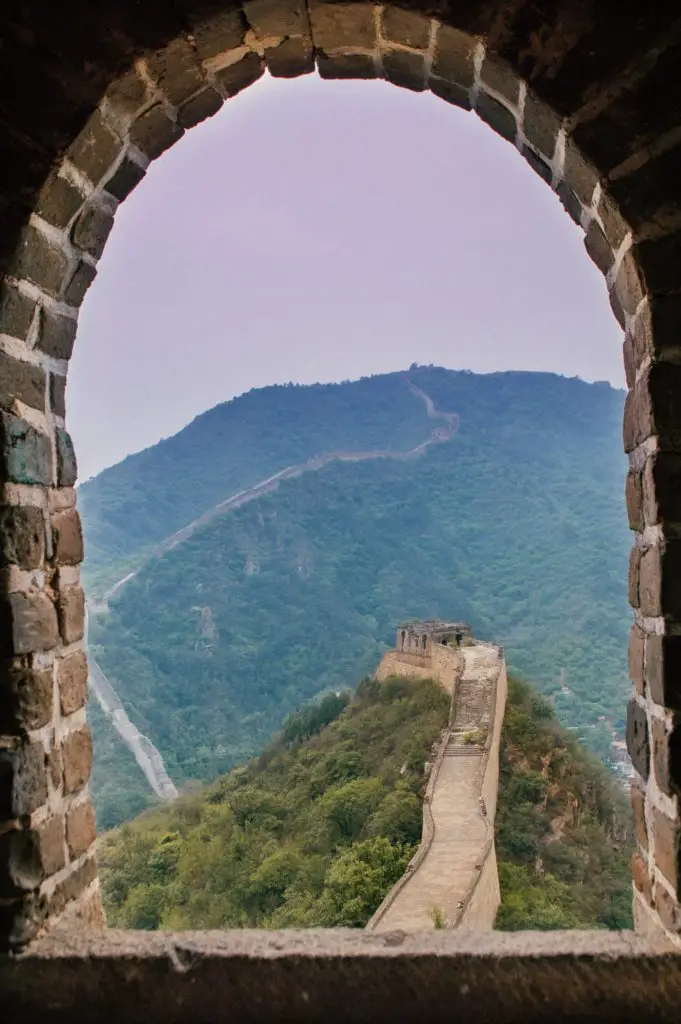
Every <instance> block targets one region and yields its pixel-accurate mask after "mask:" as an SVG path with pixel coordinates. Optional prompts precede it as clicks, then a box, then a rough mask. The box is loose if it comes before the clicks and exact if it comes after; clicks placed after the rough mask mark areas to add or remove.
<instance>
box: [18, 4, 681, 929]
mask: <svg viewBox="0 0 681 1024" xmlns="http://www.w3.org/2000/svg"><path fill="white" fill-rule="evenodd" d="M625 7H626V9H623V8H622V5H615V3H614V0H604V2H603V3H602V4H599V5H594V4H592V3H590V2H589V0H573V2H572V3H570V4H569V5H563V4H558V5H554V7H549V8H548V9H547V11H546V12H545V13H542V11H543V8H541V7H538V6H537V5H536V4H535V3H529V2H523V0H519V2H517V3H514V4H505V3H502V2H501V0H499V2H496V3H495V2H491V3H488V2H485V3H483V2H475V0H473V2H471V3H468V4H465V5H457V8H456V11H452V12H450V13H448V14H446V15H442V17H441V18H439V19H438V18H434V17H429V16H428V15H427V14H426V13H424V12H423V10H422V9H421V6H420V4H419V3H418V0H410V2H404V3H403V4H402V5H401V6H399V7H397V6H393V5H388V4H386V5H384V4H373V3H370V2H366V0H364V2H362V0H358V2H354V3H346V2H339V3H335V2H334V3H329V2H324V0H308V2H307V3H305V2H303V0H243V3H242V4H241V6H235V5H233V4H228V3H227V2H221V0H177V2H171V0H158V2H156V3H154V4H151V5H143V6H140V5H139V4H138V3H133V2H132V0H117V2H115V3H114V2H113V0H103V2H102V3H101V4H98V5H97V7H96V10H92V11H83V12H82V14H81V17H80V18H79V24H78V26H77V29H76V28H75V27H74V25H73V19H72V18H64V17H63V12H62V11H61V5H60V4H59V3H55V4H53V5H51V7H50V9H49V10H47V9H46V8H45V6H44V5H41V4H39V3H38V0H28V2H27V3H24V4H22V5H21V7H20V9H19V10H12V12H11V14H9V13H8V14H4V13H3V14H0V28H2V31H3V38H4V39H5V40H6V42H5V45H4V49H3V69H2V75H4V76H5V79H4V81H5V83H6V84H7V88H6V89H5V99H3V105H2V109H0V120H1V121H2V124H3V133H2V142H1V146H2V155H3V160H2V169H3V170H2V173H3V184H2V188H1V189H0V211H2V217H3V231H2V237H1V240H0V272H1V273H2V275H3V276H2V282H1V291H0V366H1V368H2V372H1V374H0V415H1V432H0V441H1V444H0V483H1V484H2V488H3V499H2V506H1V515H2V525H3V538H2V541H3V548H2V558H3V563H2V564H3V566H4V567H5V571H4V573H3V577H2V581H1V582H2V590H1V592H0V609H1V613H2V637H3V644H4V650H3V662H2V666H1V669H0V671H1V676H0V678H1V680H2V695H3V696H2V700H3V703H2V705H1V706H0V713H1V717H2V732H3V735H4V736H6V737H7V739H6V741H5V742H4V745H3V747H2V750H1V752H0V762H1V764H2V773H1V774H2V782H1V786H2V800H3V808H4V812H3V813H4V817H5V819H6V822H7V825H6V826H5V831H4V832H3V837H4V838H3V846H2V850H3V852H2V854H0V858H1V862H0V869H1V870H2V871H3V873H4V874H6V875H7V878H8V879H9V881H8V882H7V885H6V890H7V897H6V901H5V902H4V903H3V907H2V914H1V920H2V924H1V925H0V941H2V942H3V943H4V944H10V945H13V946H21V945H22V944H24V943H25V942H26V941H28V940H29V939H30V938H31V936H32V935H33V934H35V932H36V930H37V929H38V928H39V927H40V926H41V925H42V924H43V923H44V922H45V921H50V922H51V921H53V920H56V919H57V918H58V917H59V916H60V915H62V914H64V913H65V912H68V913H70V914H80V915H81V917H83V918H84V919H85V920H88V921H90V922H92V923H94V922H100V923H101V911H100V908H99V899H98V891H97V881H96V868H95V862H94V858H93V841H94V835H95V833H94V819H93V815H92V809H91V805H90V802H89V797H88V794H87V780H88V777H89V773H90V762H91V742H90V737H89V733H88V730H87V725H86V722H85V711H84V705H85V700H86V681H87V668H86V662H85V656H84V653H83V649H82V639H83V614H84V609H83V605H84V601H83V591H82V588H81V584H80V576H79V568H78V567H79V564H80V561H81V559H82V538H81V529H80V522H79V518H78V513H77V511H76V507H75V492H74V484H75V481H76V462H75V455H74V452H73V447H72V444H71V441H70V438H69V435H68V433H67V430H66V421H65V415H66V413H65V401H64V393H65V383H66V370H67V364H68V359H69V357H70V354H71V350H72V346H73V341H74V338H75V332H76V323H77V313H78V308H79V306H80V303H81V301H82V299H83V296H84V295H85V292H86V290H87V288H88V287H89V285H90V284H91V282H92V280H93V279H94V276H95V274H96V267H97V261H98V259H99V257H100V255H101V253H102V251H103V247H104V244H105V242H106V238H107V236H108V234H109V231H110V230H111V226H112V223H113V217H114V214H115V212H116V209H117V207H118V205H119V204H120V203H121V202H122V201H123V200H124V199H125V198H126V196H127V195H128V194H129V193H130V192H131V190H132V189H133V188H134V187H135V186H136V184H138V183H139V181H140V180H141V179H142V178H143V176H144V174H145V173H146V169H147V167H148V165H149V162H150V161H152V160H153V159H155V158H157V157H158V156H159V155H160V154H161V153H163V152H164V151H165V150H166V149H167V148H168V147H169V146H171V145H172V144H173V143H175V142H176V141H177V140H178V139H180V138H181V137H182V135H183V134H184V132H185V131H186V130H188V129H189V128H191V127H192V126H193V125H195V124H197V123H198V122H199V121H201V120H203V119H204V118H206V117H208V116H210V115H212V114H214V113H216V112H217V110H218V109H219V108H220V107H221V106H222V104H223V103H224V102H225V100H228V99H229V98H230V97H232V96H234V95H235V94H236V93H238V92H239V91H241V90H242V89H243V88H245V87H247V86H248V85H250V84H251V83H252V82H254V81H255V80H256V79H257V78H259V77H260V76H261V75H262V74H263V72H264V70H265V69H266V68H267V69H268V70H269V72H270V73H271V74H272V75H274V76H280V77H293V76H296V75H299V74H305V73H308V72H311V71H313V70H314V69H315V68H316V69H317V70H318V72H319V74H320V75H321V76H322V77H323V78H367V79H371V78H384V79H386V80H387V81H389V82H392V83H394V84H396V85H399V86H403V87H405V88H408V89H412V90H416V91H423V90H425V89H430V90H431V91H432V92H433V93H435V94H436V95H438V96H440V97H441V98H442V99H443V100H445V101H446V102H449V103H453V104H456V105H457V106H459V107H461V108H463V109H466V110H474V111H475V112H476V114H477V115H478V116H480V117H481V118H482V119H483V120H484V121H486V122H487V123H488V124H489V125H490V127H492V128H493V129H494V130H495V131H496V132H498V133H499V134H500V135H501V136H503V137H504V138H505V139H507V140H508V141H509V142H510V143H511V144H513V145H515V147H516V148H517V149H518V151H519V153H520V154H521V155H522V156H523V157H524V158H525V160H526V161H527V162H528V163H529V164H530V166H531V167H532V168H533V170H534V171H535V172H536V173H538V174H539V175H540V177H541V178H543V179H544V180H545V181H546V182H547V184H549V185H550V186H551V188H553V189H554V191H556V193H557V194H558V196H559V198H560V200H561V202H562V203H563V205H564V207H565V209H566V210H567V212H568V213H569V214H570V216H571V217H572V218H573V220H575V221H576V222H577V223H578V224H580V225H581V227H582V228H583V229H584V231H585V244H586V249H587V252H588V254H589V256H590V257H591V259H592V260H593V261H594V262H595V263H596V264H597V266H598V267H599V268H600V270H601V271H602V272H603V274H604V276H605V281H606V285H607V288H608V294H609V298H610V303H611V306H612V308H613V312H614V314H615V316H616V317H617V319H618V320H619V322H620V324H621V325H622V327H623V328H624V332H625V337H624V361H625V368H626V375H627V383H628V386H629V389H630V390H629V394H628V397H627V402H626V409H625V418H624V447H625V450H626V452H627V453H628V455H629V460H630V471H629V474H628V476H627V482H626V501H627V509H628V515H629V523H630V526H631V528H632V529H633V530H634V531H635V542H634V546H633V551H632V556H631V562H630V572H629V596H630V602H631V604H632V606H633V608H634V610H635V624H634V627H633V629H632V633H631V642H630V646H629V664H630V670H631V675H632V679H633V682H634V696H633V699H632V701H631V702H630V705H629V713H628V734H629V747H630V751H631V754H632V759H633V763H634V767H635V779H634V785H633V796H632V801H633V804H634V809H635V811H636V815H637V833H638V840H639V851H638V853H637V855H636V858H635V860H634V881H635V888H636V906H637V913H638V916H639V919H640V920H641V921H642V922H648V923H649V924H650V923H651V922H654V921H655V920H656V918H655V917H654V914H657V915H658V919H659V920H661V921H662V922H663V924H664V927H666V928H668V929H672V930H676V929H677V928H678V927H679V922H680V921H681V918H680V917H679V912H678V899H677V888H678V885H679V883H678V878H677V873H678V870H679V857H678V855H677V853H676V850H677V848H678V842H679V824H678V818H677V812H676V805H675V801H674V799H673V798H674V795H675V794H676V792H677V791H678V788H679V787H681V771H680V769H679V758H678V749H679V740H678V737H677V733H676V732H675V731H674V729H673V727H672V722H673V718H672V715H671V714H670V713H669V712H670V711H674V710H678V709H679V707H681V697H680V696H679V694H680V692H681V691H679V686H678V683H677V682H676V680H675V675H674V674H675V669H676V665H677V661H678V659H679V652H680V651H681V639H680V637H681V589H680V588H679V585H678V584H677V582H676V579H677V575H678V572H677V562H678V559H679V557H680V551H681V548H680V547H679V541H678V539H677V537H678V527H677V526H676V524H678V523H679V521H680V520H681V504H680V502H679V498H678V493H679V489H678V480H679V479H680V478H681V461H680V460H679V447H680V446H681V412H680V408H679V399H678V397H677V395H678V394H679V386H680V383H681V369H679V364H678V351H679V349H678V341H677V336H678V328H679V322H680V320H681V312H680V311H681V300H680V298H679V295H680V293H681V259H680V258H679V256H680V254H681V213H680V208H679V203H678V196H677V191H678V189H677V181H678V170H679V167H680V166H681V156H680V153H681V147H680V146H679V144H678V127H679V126H678V123H677V121H678V115H677V109H678V105H677V104H676V100H675V94H674V89H676V88H677V86H676V82H677V81H678V73H677V70H678V62H679V35H680V32H679V26H678V25H676V24H674V25H671V26H670V24H669V18H668V15H667V14H666V12H665V11H664V10H662V9H657V8H656V7H655V5H652V4H649V3H648V4H645V3H643V2H642V0H636V2H632V3H631V4H630V5H625ZM651 747H652V755H653V756H652V757H651ZM651 762H652V763H653V764H654V769H653V768H651ZM4 896H5V892H4V891H3V898H4Z"/></svg>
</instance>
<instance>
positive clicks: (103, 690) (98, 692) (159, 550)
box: [89, 378, 459, 800]
mask: <svg viewBox="0 0 681 1024" xmlns="http://www.w3.org/2000/svg"><path fill="white" fill-rule="evenodd" d="M405 383H406V385H407V387H408V388H409V390H410V391H411V393H412V394H413V395H414V396H415V397H416V398H419V399H420V400H421V401H422V402H423V403H424V405H425V407H426V415H427V416H428V419H430V420H442V421H444V423H445V426H444V427H437V428H436V429H435V430H433V431H432V432H431V434H430V436H429V437H428V438H427V439H426V440H425V441H423V442H422V443H421V444H419V445H417V446H416V447H415V448H412V449H410V450H409V451H407V452H393V451H389V450H384V449H377V450H373V451H366V452H356V451H355V452H353V451H336V452H327V453H323V454H320V455H315V456H313V457H312V458H311V459H307V460H306V461H305V462H301V463H298V464H296V465H292V466H287V467H286V468H285V469H282V470H280V471H279V472H278V473H274V474H273V475H272V476H269V477H267V478H266V479H265V480H261V481H259V483H257V484H254V486H253V487H248V488H246V489H245V490H243V491H238V492H237V493H236V494H232V495H231V496H230V497H229V498H226V499H225V500H224V501H220V502H218V503H217V505H213V506H212V508H210V509H208V510H207V511H206V512H204V513H203V514H202V515H200V516H199V517H198V518H197V519H194V520H193V521H192V522H191V523H188V524H187V525H186V526H184V527H182V529H180V530H177V531H175V533H172V534H171V535H170V536H169V537H166V538H165V540H162V541H161V543H160V544H158V545H157V546H156V547H155V548H154V549H153V550H152V551H151V553H150V555H149V557H148V558H147V559H146V560H145V561H144V563H143V564H142V565H141V566H140V567H139V568H138V569H136V570H134V571H133V572H129V573H127V574H126V575H125V576H123V577H122V578H121V579H119V580H117V581H116V583H114V584H113V586H112V587H110V588H109V589H108V590H107V591H106V593H105V594H104V595H103V597H102V598H101V600H100V601H97V602H93V610H94V607H96V608H97V610H98V611H100V610H102V611H105V610H106V605H107V601H109V600H110V599H111V598H112V597H114V596H115V595H116V594H117V593H119V592H120V590H121V589H122V588H123V587H124V586H125V585H126V584H127V583H129V582H130V580H133V579H134V578H135V577H136V576H137V575H138V573H139V572H140V571H141V569H143V568H145V567H146V566H147V565H148V564H149V562H150V561H152V559H154V558H160V557H161V555H164V554H165V553H166V552H167V551H171V550H172V549H173V548H176V547H177V546H178V545H179V544H181V543H182V542H183V541H185V540H187V539H188V538H189V537H191V536H192V535H193V534H194V533H195V532H196V531H197V530H198V529H200V528H201V527H202V526H206V525H207V524H208V523H209V522H211V521H212V520H213V519H215V518H216V517H217V516H220V515H224V514H225V513H227V512H233V511H234V510H235V509H237V508H241V507H242V506H243V505H246V504H248V503H249V502H251V501H255V500H256V499H257V498H261V497H262V496H263V495H264V494H268V493H270V492H272V491H276V490H277V488H278V487H279V485H280V484H281V483H282V482H283V481H284V480H293V479H295V478H296V477H300V476H303V475H304V474H305V473H311V472H317V471H318V470H320V469H323V468H324V467H325V466H328V465H330V464H331V463H333V462H365V461H367V460H371V459H395V460H400V461H403V460H405V459H411V458H414V457H416V456H418V455H420V454H422V453H423V452H424V451H426V449H427V448H430V447H431V445H434V444H442V443H443V442H445V441H449V440H450V438H452V437H454V435H455V434H456V432H457V431H458V429H459V415H458V413H455V412H442V411H441V410H440V409H438V407H437V406H436V404H435V402H434V401H433V399H432V398H431V397H430V395H428V394H427V393H426V392H425V391H423V389H422V388H418V387H416V385H415V384H412V382H411V381H410V380H409V379H408V378H405ZM89 663H90V679H89V683H90V686H91V687H92V690H93V691H94V693H95V696H96V697H97V699H98V701H99V703H100V705H101V707H102V709H103V710H104V713H105V714H106V715H107V717H108V718H109V719H110V720H111V722H112V723H113V725H114V727H115V728H116V730H117V732H118V734H119V736H120V737H121V739H122V740H123V742H124V743H125V744H126V746H128V747H129V748H130V750H131V751H132V753H133V754H134V756H135V759H136V761H137V763H138V764H139V766H140V768H141V769H142V771H143V772H144V775H145V777H146V779H147V781H148V782H149V785H150V786H151V788H152V789H153V790H154V792H155V793H156V795H157V796H159V797H161V799H163V800H169V799H172V798H173V797H175V796H177V789H176V788H175V785H174V783H173V782H172V780H171V779H170V776H169V775H168V773H167V771H166V769H165V765H164V763H163V758H162V757H161V755H160V753H159V751H158V750H157V749H156V747H154V745H153V744H152V742H151V740H150V739H149V738H148V737H147V736H144V735H143V734H142V733H140V732H139V730H138V729H137V728H136V726H134V725H133V723H132V722H131V721H130V719H129V718H128V716H127V714H126V713H125V710H124V708H123V702H122V701H121V699H120V697H119V696H118V694H117V693H116V690H115V689H114V687H113V686H112V685H111V683H110V682H109V680H108V679H107V678H106V676H105V675H104V673H103V672H102V670H101V668H100V667H99V665H98V664H97V663H96V662H95V661H94V660H93V659H92V658H89Z"/></svg>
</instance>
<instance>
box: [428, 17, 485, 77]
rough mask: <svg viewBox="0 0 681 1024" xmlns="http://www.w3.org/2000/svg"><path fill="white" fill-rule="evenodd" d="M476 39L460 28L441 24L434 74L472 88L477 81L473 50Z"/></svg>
mask: <svg viewBox="0 0 681 1024" xmlns="http://www.w3.org/2000/svg"><path fill="white" fill-rule="evenodd" d="M474 49H475V39H473V38H472V37H471V36H469V35H467V34H466V33H465V32H459V31H458V29H455V28H449V27H448V26H446V25H441V26H440V28H439V29H438V33H437V42H436V44H435V59H434V60H433V76H434V77H435V78H444V79H445V80H446V81H447V82H455V83H456V84H457V85H459V86H462V87H463V88H465V89H470V88H471V86H472V85H473V82H474V81H475V68H474V66H473V52H474Z"/></svg>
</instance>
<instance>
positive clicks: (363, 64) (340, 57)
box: [317, 53, 378, 79]
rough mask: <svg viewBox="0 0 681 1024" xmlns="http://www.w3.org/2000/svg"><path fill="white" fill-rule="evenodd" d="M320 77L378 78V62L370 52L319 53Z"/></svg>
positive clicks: (318, 66)
mask: <svg viewBox="0 0 681 1024" xmlns="http://www.w3.org/2000/svg"><path fill="white" fill-rule="evenodd" d="M317 68H318V70H319V77H320V78H340V79H343V78H367V79H368V78H378V72H377V70H376V64H375V63H374V59H373V57H372V56H371V54H368V53H334V54H330V55H329V54H318V55H317Z"/></svg>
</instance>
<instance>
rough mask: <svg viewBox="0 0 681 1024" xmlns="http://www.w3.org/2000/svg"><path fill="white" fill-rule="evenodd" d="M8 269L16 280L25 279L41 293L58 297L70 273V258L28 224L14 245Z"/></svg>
mask: <svg viewBox="0 0 681 1024" xmlns="http://www.w3.org/2000/svg"><path fill="white" fill-rule="evenodd" d="M11 269H12V273H13V275H14V276H15V277H18V278H21V277H26V278H27V279H28V280H29V281H32V282H33V284H37V285H38V287H39V288H42V289H43V291H46V292H48V293H49V294H50V295H54V296H58V295H59V294H60V293H61V290H62V286H63V284H64V281H65V279H66V276H67V274H68V272H69V258H68V256H67V255H66V253H65V252H63V251H62V250H61V249H59V248H57V246H55V245H53V244H52V243H51V242H49V241H48V240H47V238H45V236H44V235H42V234H41V233H40V231H38V229H37V228H36V227H35V226H34V225H32V224H29V225H28V227H27V228H26V229H25V230H24V233H23V235H22V238H21V241H20V243H19V245H18V246H17V249H16V257H15V261H14V264H13V266H12V268H11Z"/></svg>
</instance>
